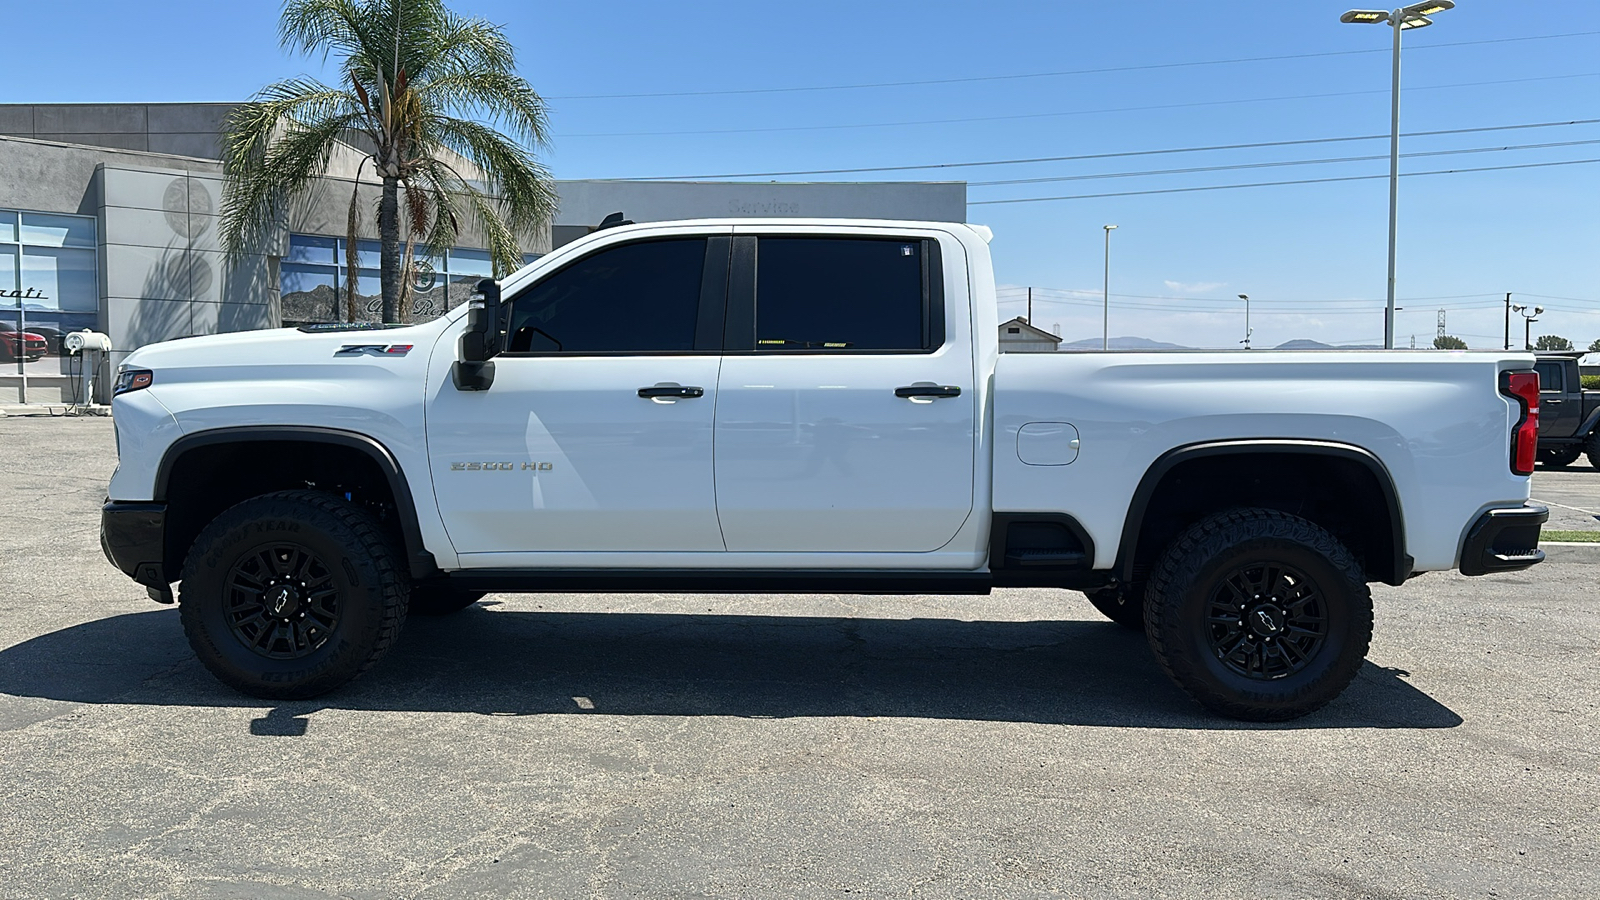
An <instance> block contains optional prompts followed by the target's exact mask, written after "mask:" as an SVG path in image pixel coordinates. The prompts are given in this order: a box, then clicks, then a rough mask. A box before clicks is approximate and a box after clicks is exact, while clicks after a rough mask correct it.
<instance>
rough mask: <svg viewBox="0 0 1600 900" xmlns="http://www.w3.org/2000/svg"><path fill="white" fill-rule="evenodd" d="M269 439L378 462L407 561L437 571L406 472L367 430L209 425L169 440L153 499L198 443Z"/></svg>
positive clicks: (416, 572)
mask: <svg viewBox="0 0 1600 900" xmlns="http://www.w3.org/2000/svg"><path fill="white" fill-rule="evenodd" d="M271 441H298V442H307V441H309V442H312V443H319V444H333V445H336V446H340V447H347V448H349V449H352V450H355V451H357V452H359V453H361V454H363V455H365V456H366V457H367V458H368V459H371V460H372V461H373V462H374V463H376V464H377V466H378V471H380V472H382V473H383V477H384V479H385V480H386V481H388V483H389V490H390V491H391V492H392V493H393V494H394V502H395V506H396V507H397V509H396V512H397V513H398V516H397V518H398V519H399V522H400V533H401V535H402V537H403V538H404V540H405V550H406V563H407V568H408V569H409V570H410V572H411V575H412V577H414V578H424V577H427V576H430V575H433V574H436V573H437V572H438V570H439V569H438V565H437V564H436V563H435V562H434V558H433V554H432V553H429V552H428V549H427V547H426V546H425V545H424V544H423V542H422V526H421V525H420V524H419V523H418V520H417V504H416V501H415V499H414V498H413V497H412V494H411V485H410V483H409V482H407V480H406V475H405V472H404V471H402V470H401V468H400V463H399V462H398V461H397V460H396V459H395V457H394V454H393V453H391V452H389V448H388V447H385V446H384V445H383V444H382V443H381V442H379V441H378V440H376V439H375V438H372V437H369V436H368V435H364V434H360V433H358V432H354V431H344V430H341V429H338V428H322V427H318V426H312V425H245V426H238V427H229V428H212V429H207V430H205V431H197V432H194V433H193V434H186V435H184V436H183V437H181V438H178V439H177V440H175V441H173V442H172V444H171V445H170V446H168V447H167V450H166V452H165V453H163V454H162V456H161V465H160V466H159V467H158V468H157V469H156V483H155V491H154V496H153V497H152V499H153V500H155V501H158V502H162V503H165V502H166V500H167V486H168V485H167V483H168V480H169V479H170V478H171V475H172V468H173V466H175V465H176V464H177V461H178V460H179V459H180V458H182V457H183V455H184V454H185V453H188V452H189V451H190V450H194V449H197V448H199V447H207V446H212V445H216V444H242V443H260V442H271Z"/></svg>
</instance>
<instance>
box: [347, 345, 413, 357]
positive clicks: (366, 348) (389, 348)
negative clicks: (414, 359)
mask: <svg viewBox="0 0 1600 900" xmlns="http://www.w3.org/2000/svg"><path fill="white" fill-rule="evenodd" d="M410 352H411V345H410V344H345V345H344V346H343V347H340V348H339V349H337V350H335V351H333V355H334V356H405V355H406V354H407V353H410Z"/></svg>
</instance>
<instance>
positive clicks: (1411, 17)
mask: <svg viewBox="0 0 1600 900" xmlns="http://www.w3.org/2000/svg"><path fill="white" fill-rule="evenodd" d="M1455 6H1456V4H1455V0H1432V2H1425V3H1413V4H1411V5H1410V6H1405V7H1401V8H1400V9H1397V10H1395V11H1394V12H1385V11H1384V10H1375V9H1352V10H1350V11H1349V12H1347V13H1345V14H1344V15H1342V16H1340V17H1339V21H1341V22H1344V23H1346V24H1354V25H1388V26H1390V27H1392V28H1393V29H1394V64H1393V65H1394V79H1393V86H1392V88H1391V90H1390V100H1389V305H1388V308H1387V310H1386V311H1385V313H1384V319H1383V346H1384V349H1386V350H1393V349H1394V259H1395V230H1396V224H1397V219H1398V215H1399V201H1400V32H1402V31H1405V30H1407V29H1411V28H1424V27H1426V26H1428V25H1432V24H1433V20H1432V19H1430V18H1428V17H1429V16H1431V15H1434V14H1436V13H1442V12H1444V11H1445V10H1447V9H1455Z"/></svg>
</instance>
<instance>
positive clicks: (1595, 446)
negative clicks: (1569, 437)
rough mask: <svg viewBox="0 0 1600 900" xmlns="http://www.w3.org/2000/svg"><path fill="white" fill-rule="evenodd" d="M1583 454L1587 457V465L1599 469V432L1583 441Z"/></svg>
mask: <svg viewBox="0 0 1600 900" xmlns="http://www.w3.org/2000/svg"><path fill="white" fill-rule="evenodd" d="M1583 453H1584V455H1585V456H1587V457H1589V465H1591V466H1594V467H1595V468H1596V469H1600V431H1596V432H1595V433H1594V434H1591V435H1589V436H1588V437H1587V438H1585V439H1584V441H1583Z"/></svg>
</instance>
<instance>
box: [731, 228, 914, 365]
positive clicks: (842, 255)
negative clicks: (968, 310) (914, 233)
mask: <svg viewBox="0 0 1600 900" xmlns="http://www.w3.org/2000/svg"><path fill="white" fill-rule="evenodd" d="M758 246H759V249H758V250H757V254H758V255H757V259H756V349H757V350H769V351H771V350H924V349H929V347H928V344H929V340H928V337H927V335H928V328H927V314H926V312H925V310H926V307H927V304H926V302H925V299H924V298H925V296H926V293H925V291H924V288H923V259H922V255H923V252H924V251H923V243H922V241H920V240H882V239H876V238H765V237H764V238H761V241H760V244H759V245H758Z"/></svg>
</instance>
